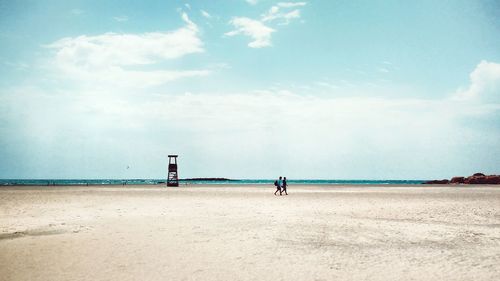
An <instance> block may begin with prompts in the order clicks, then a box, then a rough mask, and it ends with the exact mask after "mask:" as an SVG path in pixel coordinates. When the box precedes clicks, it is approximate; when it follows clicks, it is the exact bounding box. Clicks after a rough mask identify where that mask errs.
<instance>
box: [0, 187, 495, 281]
mask: <svg viewBox="0 0 500 281" xmlns="http://www.w3.org/2000/svg"><path fill="white" fill-rule="evenodd" d="M273 192H274V188H273V187H272V186H219V187H212V186H195V187H179V188H166V187H160V186H126V187H122V186H111V187H102V186H101V187H46V186H43V187H42V186H40V187H36V186H35V187H1V188H0V280H273V281H276V280H500V188H499V187H494V186H290V187H289V193H290V195H289V196H281V197H280V196H273Z"/></svg>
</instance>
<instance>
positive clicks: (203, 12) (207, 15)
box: [200, 10, 212, 19]
mask: <svg viewBox="0 0 500 281" xmlns="http://www.w3.org/2000/svg"><path fill="white" fill-rule="evenodd" d="M200 12H201V15H202V16H204V17H205V18H207V19H211V18H212V15H210V14H209V13H208V12H207V11H205V10H200Z"/></svg>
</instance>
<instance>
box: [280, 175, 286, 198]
mask: <svg viewBox="0 0 500 281" xmlns="http://www.w3.org/2000/svg"><path fill="white" fill-rule="evenodd" d="M287 185H288V184H287V183H286V177H284V178H283V187H282V188H281V192H284V193H285V195H288V193H287V192H286V186H287Z"/></svg>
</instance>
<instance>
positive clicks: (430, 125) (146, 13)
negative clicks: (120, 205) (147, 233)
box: [0, 0, 500, 179]
mask: <svg viewBox="0 0 500 281" xmlns="http://www.w3.org/2000/svg"><path fill="white" fill-rule="evenodd" d="M499 35H500V2H498V1H495V0H484V1H474V0H455V1H451V0H450V1H448V0H445V1H430V0H428V1H427V0H422V1H399V0H398V1H396V0H393V1H391V0H386V1H376V0H375V1H372V0H366V1H347V0H345V1H341V0H338V1H334V0H332V1H319V0H310V1H289V2H288V1H271V0H214V1H201V0H199V1H181V0H177V1H112V0H110V1H97V0H95V1H44V0H40V1H29V0H26V1H0V178H4V179H15V178H18V179H23V178H60V179H72V178H79V179H91V178H159V179H161V178H166V176H167V164H168V158H167V155H168V154H178V155H179V159H178V161H179V176H180V177H181V178H184V177H228V178H242V179H260V178H275V177H277V176H280V175H283V176H287V177H288V178H290V179H293V178H295V179H436V178H439V179H441V178H450V177H452V176H456V175H460V176H466V175H471V174H472V173H475V172H483V173H486V174H500V36H499Z"/></svg>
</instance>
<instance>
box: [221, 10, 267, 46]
mask: <svg viewBox="0 0 500 281" xmlns="http://www.w3.org/2000/svg"><path fill="white" fill-rule="evenodd" d="M230 24H232V25H233V26H234V27H235V28H236V29H235V30H233V31H230V32H227V33H225V35H227V36H235V35H238V34H244V35H247V36H250V37H251V38H252V39H253V41H252V42H250V43H249V44H248V46H249V47H251V48H262V47H267V46H271V34H272V33H273V32H275V30H274V29H272V28H270V27H268V26H266V25H264V24H263V23H262V22H260V21H258V20H253V19H250V18H245V17H235V18H233V19H232V20H231V21H230Z"/></svg>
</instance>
